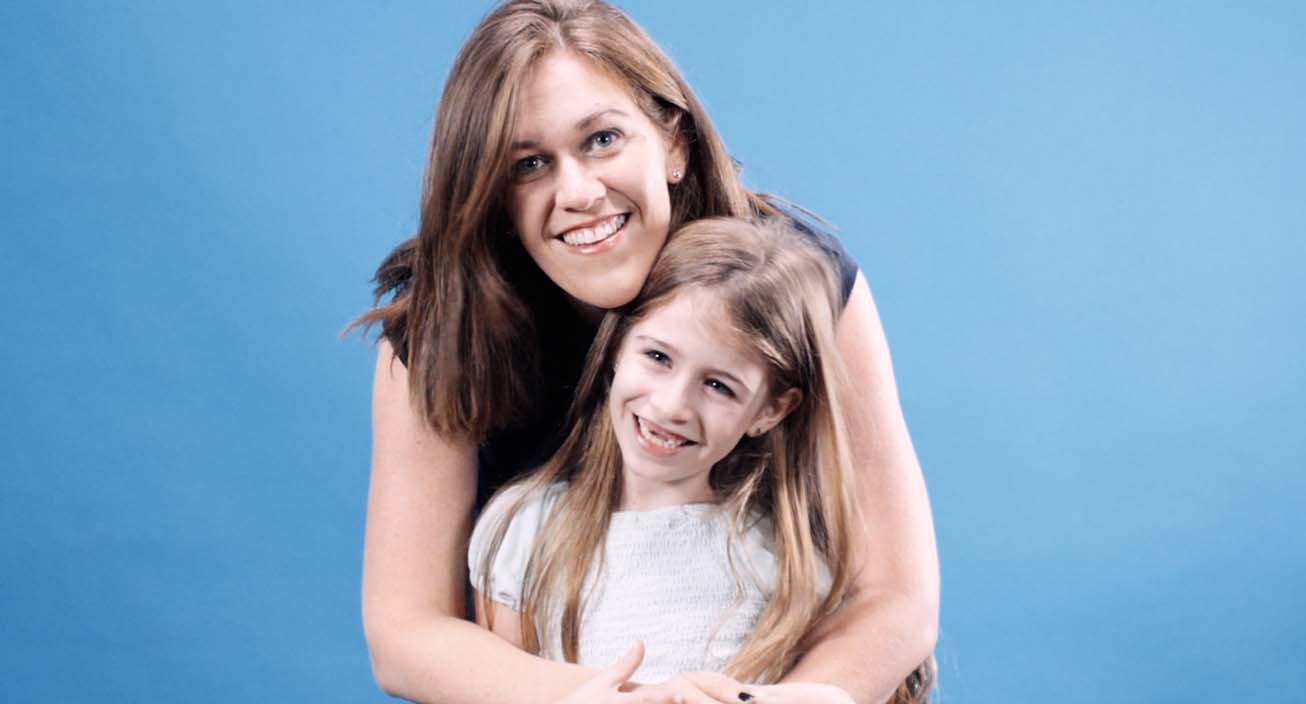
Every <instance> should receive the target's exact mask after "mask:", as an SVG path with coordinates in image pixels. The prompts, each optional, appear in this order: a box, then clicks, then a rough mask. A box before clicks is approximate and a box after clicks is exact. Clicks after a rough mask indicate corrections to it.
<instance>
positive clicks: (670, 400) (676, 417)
mask: <svg viewBox="0 0 1306 704" xmlns="http://www.w3.org/2000/svg"><path fill="white" fill-rule="evenodd" d="M691 391H692V389H691V383H690V380H688V379H681V378H678V377H677V378H674V379H667V380H666V383H665V384H663V385H662V386H660V387H659V388H658V389H657V390H655V391H654V392H653V394H652V396H651V400H652V404H653V410H654V411H656V412H657V414H658V417H657V418H655V419H653V420H654V421H656V422H659V423H667V424H680V423H686V422H688V421H689V419H690V418H692V417H693V413H694V409H693V403H692V401H691V398H690V393H691Z"/></svg>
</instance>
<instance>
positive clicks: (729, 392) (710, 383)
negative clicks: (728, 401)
mask: <svg viewBox="0 0 1306 704" xmlns="http://www.w3.org/2000/svg"><path fill="white" fill-rule="evenodd" d="M703 383H705V384H707V387H708V388H709V389H712V390H713V391H715V392H717V393H719V394H722V395H724V396H726V397H727V398H734V397H735V390H734V389H732V388H730V387H729V386H727V385H726V384H724V383H722V382H720V381H718V380H716V379H708V380H707V381H705V382H703Z"/></svg>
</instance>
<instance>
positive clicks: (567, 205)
mask: <svg viewBox="0 0 1306 704" xmlns="http://www.w3.org/2000/svg"><path fill="white" fill-rule="evenodd" d="M524 89H525V90H524V95H523V99H522V102H521V106H520V111H519V117H518V121H517V124H516V126H515V129H514V130H513V135H512V157H511V167H510V168H511V169H512V173H511V175H510V184H509V187H508V199H507V200H508V213H509V216H510V218H511V220H512V224H513V228H514V229H515V230H516V233H517V236H518V237H520V238H521V242H522V246H524V247H525V248H526V252H527V253H528V254H530V256H531V258H532V259H534V260H535V263H536V264H537V265H539V267H540V269H541V270H543V271H544V273H545V274H546V275H548V277H549V278H550V279H552V280H553V282H554V283H556V284H557V285H558V286H559V287H561V288H562V290H564V291H566V292H567V293H568V294H569V295H570V296H571V297H572V298H573V299H575V300H576V301H577V302H579V303H581V304H584V305H586V306H592V307H595V308H616V307H618V306H621V305H624V304H625V303H628V302H630V300H631V299H633V298H634V297H635V294H636V293H638V292H639V289H640V287H642V286H643V285H644V278H645V277H646V276H648V272H649V269H650V268H651V267H652V266H653V260H654V259H655V258H657V254H658V252H659V251H661V249H662V244H663V243H664V242H665V241H666V238H667V231H668V229H669V227H670V224H671V222H670V221H671V198H670V193H669V191H668V183H669V182H674V181H678V180H679V179H680V176H679V174H680V173H681V172H682V171H683V169H684V168H685V163H684V156H683V150H682V149H680V148H678V147H677V146H675V145H672V144H671V143H670V141H669V140H668V139H667V137H666V135H664V134H663V131H662V129H661V128H660V127H658V126H657V125H655V124H654V123H653V122H652V121H651V120H650V119H649V118H648V116H646V115H645V114H644V112H643V111H642V110H640V109H639V107H638V106H636V105H635V102H634V100H632V98H631V96H630V93H629V91H628V90H627V89H626V87H625V86H623V85H621V84H620V83H618V82H616V81H614V80H613V79H611V78H609V77H608V76H607V74H605V73H603V72H602V71H600V70H598V69H596V68H595V67H594V66H593V65H592V64H590V63H589V62H588V61H587V60H586V59H583V58H580V57H578V56H576V55H575V54H572V53H569V52H554V53H552V54H549V55H548V56H546V57H544V58H543V59H541V60H540V62H539V63H538V64H536V66H535V67H534V69H533V70H532V71H531V74H530V76H529V77H528V79H527V81H526V84H525V86H524Z"/></svg>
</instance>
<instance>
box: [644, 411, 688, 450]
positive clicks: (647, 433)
mask: <svg viewBox="0 0 1306 704" xmlns="http://www.w3.org/2000/svg"><path fill="white" fill-rule="evenodd" d="M635 419H636V420H637V421H639V431H640V433H642V434H643V435H644V437H645V438H646V439H648V440H649V442H652V443H653V444H654V445H657V446H658V447H665V448H667V449H668V450H674V449H675V448H677V447H680V446H681V445H684V444H685V443H686V442H688V441H687V440H676V439H670V438H664V437H662V436H661V435H659V434H658V433H657V431H655V430H653V429H652V428H650V427H648V426H647V425H645V424H644V419H643V418H640V417H638V416H636V418H635Z"/></svg>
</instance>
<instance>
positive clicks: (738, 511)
mask: <svg viewBox="0 0 1306 704" xmlns="http://www.w3.org/2000/svg"><path fill="white" fill-rule="evenodd" d="M691 289H698V290H703V291H706V292H708V293H709V295H711V296H712V297H713V298H714V299H715V300H717V301H719V302H720V304H721V306H722V310H724V311H726V315H727V317H728V318H729V320H730V322H731V324H732V326H733V328H734V330H732V331H730V332H729V333H727V334H734V335H737V336H738V339H740V340H743V341H744V343H743V344H747V345H749V346H750V347H751V348H752V349H754V350H756V352H757V353H758V354H759V355H760V356H761V357H762V358H763V359H764V360H765V361H766V366H767V368H768V376H769V381H770V388H769V392H770V393H772V394H780V393H783V392H784V391H785V390H787V389H798V390H799V391H800V392H802V398H801V400H800V402H799V403H798V405H797V407H796V408H795V409H794V410H793V411H792V412H791V413H789V415H788V416H786V417H785V418H784V420H783V421H781V422H780V424H779V425H777V426H776V427H775V428H773V429H772V430H771V431H770V432H768V433H766V434H765V435H763V436H761V437H757V438H752V437H748V436H745V437H744V438H742V439H741V440H740V442H739V445H738V446H737V447H736V448H735V449H734V450H733V451H732V452H731V453H730V454H729V455H727V456H726V458H725V459H723V460H721V461H720V462H718V463H717V464H716V465H715V466H714V467H713V468H712V469H711V474H710V475H709V480H710V482H711V485H712V487H713V489H714V490H715V491H716V493H717V496H718V498H719V500H720V501H721V503H722V504H723V506H724V508H725V510H726V511H727V512H728V513H729V515H730V516H731V520H732V525H733V526H734V527H735V529H738V528H739V526H741V525H743V521H744V520H745V518H746V516H747V515H748V514H749V513H750V512H752V511H760V512H762V513H764V514H766V515H768V516H770V517H771V519H772V525H773V527H774V535H773V536H772V538H773V541H774V549H775V556H776V564H777V575H776V587H775V592H774V595H773V596H772V598H771V600H770V602H769V603H768V604H767V606H766V607H765V609H764V610H763V612H762V614H761V616H760V617H759V620H758V622H757V625H756V627H755V628H754V629H753V631H752V634H751V635H750V636H749V638H748V639H747V640H746V641H745V642H744V644H743V646H742V647H741V648H740V649H739V651H738V652H737V653H736V654H735V655H734V657H733V658H731V660H730V662H729V663H728V664H727V666H726V669H725V672H727V673H728V674H730V675H731V676H733V677H736V678H737V679H740V680H742V681H772V680H777V679H779V678H780V677H781V676H782V675H783V674H784V673H785V672H787V671H788V670H789V669H790V668H791V667H792V666H793V664H794V663H795V662H796V660H797V658H798V656H799V654H801V653H802V652H803V651H804V649H805V646H806V645H807V642H808V640H809V638H810V636H811V635H812V631H813V628H814V626H815V625H816V624H817V623H819V622H820V621H821V620H822V619H823V618H825V617H826V616H828V615H829V614H830V613H831V612H833V611H834V610H835V608H837V607H838V605H839V603H840V601H842V599H843V598H844V596H845V595H846V593H847V591H848V588H849V585H850V584H851V580H852V576H853V575H852V574H851V564H852V563H851V557H850V556H851V555H852V554H853V551H854V549H855V548H854V542H855V541H856V539H857V538H856V536H857V532H858V531H859V530H860V526H861V521H860V520H859V518H858V514H857V504H856V501H855V492H854V490H853V487H852V484H851V483H852V481H853V472H852V470H851V462H850V457H849V449H848V444H847V442H846V434H845V431H844V422H843V418H842V416H841V414H840V410H839V409H840V403H839V395H840V394H841V393H842V390H843V389H844V388H845V386H844V384H843V372H842V368H841V364H840V361H839V353H838V349H837V348H836V346H835V338H834V324H835V320H836V319H837V316H838V312H839V311H840V310H841V294H840V288H839V283H838V280H837V278H836V276H835V274H834V272H833V271H832V270H831V262H830V259H829V257H828V256H827V255H826V254H825V253H824V252H822V251H821V250H819V249H818V248H817V247H816V246H814V245H813V244H812V242H811V241H810V238H808V237H806V236H804V235H801V234H798V233H796V232H794V231H793V230H792V229H791V228H789V227H788V226H787V225H785V224H783V221H781V220H777V219H770V220H768V221H760V220H753V221H748V220H742V219H731V218H712V219H706V220H699V221H696V222H693V223H690V224H689V225H686V226H685V227H684V228H682V229H681V230H679V231H678V232H676V233H675V234H673V235H672V237H671V238H670V241H669V242H668V244H667V245H666V248H665V249H664V250H663V252H662V254H661V256H660V257H659V259H658V260H657V263H655V264H654V266H653V270H652V272H650V274H649V277H648V280H647V282H646V283H645V285H644V288H643V290H642V291H641V292H640V294H639V295H638V296H637V297H636V298H635V300H634V301H632V302H631V303H630V304H628V305H627V306H625V307H623V308H621V309H618V310H615V311H611V312H609V313H608V314H607V316H606V317H605V318H604V319H603V322H602V324H601V325H600V327H599V333H598V337H597V338H596V339H595V341H594V345H593V347H591V348H590V354H589V357H588V358H587V360H586V365H585V371H584V374H583V375H582V377H581V380H580V384H579V386H578V388H577V391H576V401H575V404H574V405H573V407H572V414H571V420H572V425H571V432H570V434H569V435H568V437H567V439H566V441H564V443H563V445H562V447H561V448H559V450H558V452H557V453H556V454H555V455H554V456H553V457H552V458H551V459H550V460H549V461H548V462H547V463H546V464H545V465H544V466H543V467H541V468H539V469H538V470H536V471H534V472H532V473H531V474H530V475H528V476H527V477H525V478H524V479H522V480H521V482H523V483H525V485H526V486H525V488H526V491H524V492H523V493H522V499H520V500H518V502H517V504H516V505H514V506H511V507H510V508H509V510H508V511H507V512H505V514H504V516H505V517H504V519H503V520H502V522H501V524H500V525H498V526H492V533H491V535H492V536H493V538H492V539H491V541H490V543H489V547H488V551H487V555H486V556H485V559H484V560H483V562H482V563H481V564H483V565H484V566H485V567H484V569H483V573H482V574H481V575H478V577H479V579H480V580H481V581H480V582H479V584H480V585H482V586H483V589H482V591H481V593H482V594H489V593H493V592H492V588H491V586H490V583H489V580H490V579H491V575H490V566H491V565H493V564H494V558H495V555H496V554H497V552H498V550H499V547H500V545H501V543H502V540H503V536H504V535H505V533H506V530H507V527H508V524H509V523H511V521H512V517H513V516H514V515H515V514H516V513H517V511H518V509H519V508H520V507H521V505H522V504H524V502H525V500H526V499H527V498H528V497H530V496H532V495H535V492H536V491H538V490H543V489H544V488H545V487H547V486H549V485H551V484H553V483H554V482H559V481H564V482H566V488H565V489H564V490H563V491H562V494H561V495H560V497H559V499H558V501H557V503H556V505H555V507H554V509H553V511H552V512H551V514H550V515H549V516H548V517H547V518H546V519H545V522H544V524H543V526H542V528H541V530H540V531H539V533H538V534H537V535H536V537H535V542H534V545H533V547H532V550H531V557H530V560H529V562H528V565H527V568H526V576H525V584H524V585H522V586H523V588H522V595H523V598H522V602H521V616H522V619H521V621H522V642H523V643H524V644H525V645H526V646H527V648H528V649H529V650H531V651H532V652H538V651H539V647H540V644H539V635H538V633H537V624H541V623H545V622H558V623H560V624H561V628H562V633H561V642H562V649H563V655H564V657H565V658H566V659H567V660H568V661H569V662H575V661H576V659H577V656H578V643H579V637H580V627H581V624H580V619H581V612H582V599H583V598H584V595H583V589H584V583H585V578H586V576H587V575H589V574H590V572H591V568H592V566H593V565H595V564H596V560H597V561H599V564H601V561H602V559H603V555H602V546H603V544H604V542H605V538H606V535H607V526H608V519H609V516H610V515H611V513H612V511H613V510H614V507H615V506H616V504H617V502H618V500H619V498H620V490H621V487H620V477H621V451H620V448H619V447H618V446H617V442H616V439H615V434H614V433H613V430H612V424H611V419H610V415H609V412H608V406H607V404H608V387H609V384H610V382H611V378H612V369H613V363H614V360H615V358H616V354H617V352H618V349H619V348H620V346H621V343H622V340H623V339H624V338H625V336H626V333H627V331H628V330H629V329H630V327H631V326H632V325H634V324H635V323H636V322H638V321H639V320H641V319H642V318H643V317H644V316H646V315H647V314H648V313H649V312H650V311H652V310H654V309H656V308H658V307H659V306H662V305H665V304H666V303H667V302H668V301H670V300H671V298H672V297H673V296H676V295H678V294H681V293H684V292H686V291H688V290H691ZM821 561H824V562H825V564H826V566H827V567H828V568H829V571H830V575H831V577H832V583H831V587H830V590H829V592H828V594H826V595H825V596H824V598H822V597H821V596H820V591H819V589H818V574H819V569H820V568H819V564H820V562H821ZM559 597H560V598H559ZM482 606H489V605H488V604H484V603H483V604H482ZM559 607H560V613H557V612H553V611H551V610H550V609H553V608H559ZM485 610H486V612H487V613H492V609H485ZM546 612H547V613H548V614H549V615H550V616H552V615H555V614H556V615H557V616H558V619H557V621H553V619H552V618H543V617H544V616H545V614H546Z"/></svg>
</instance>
